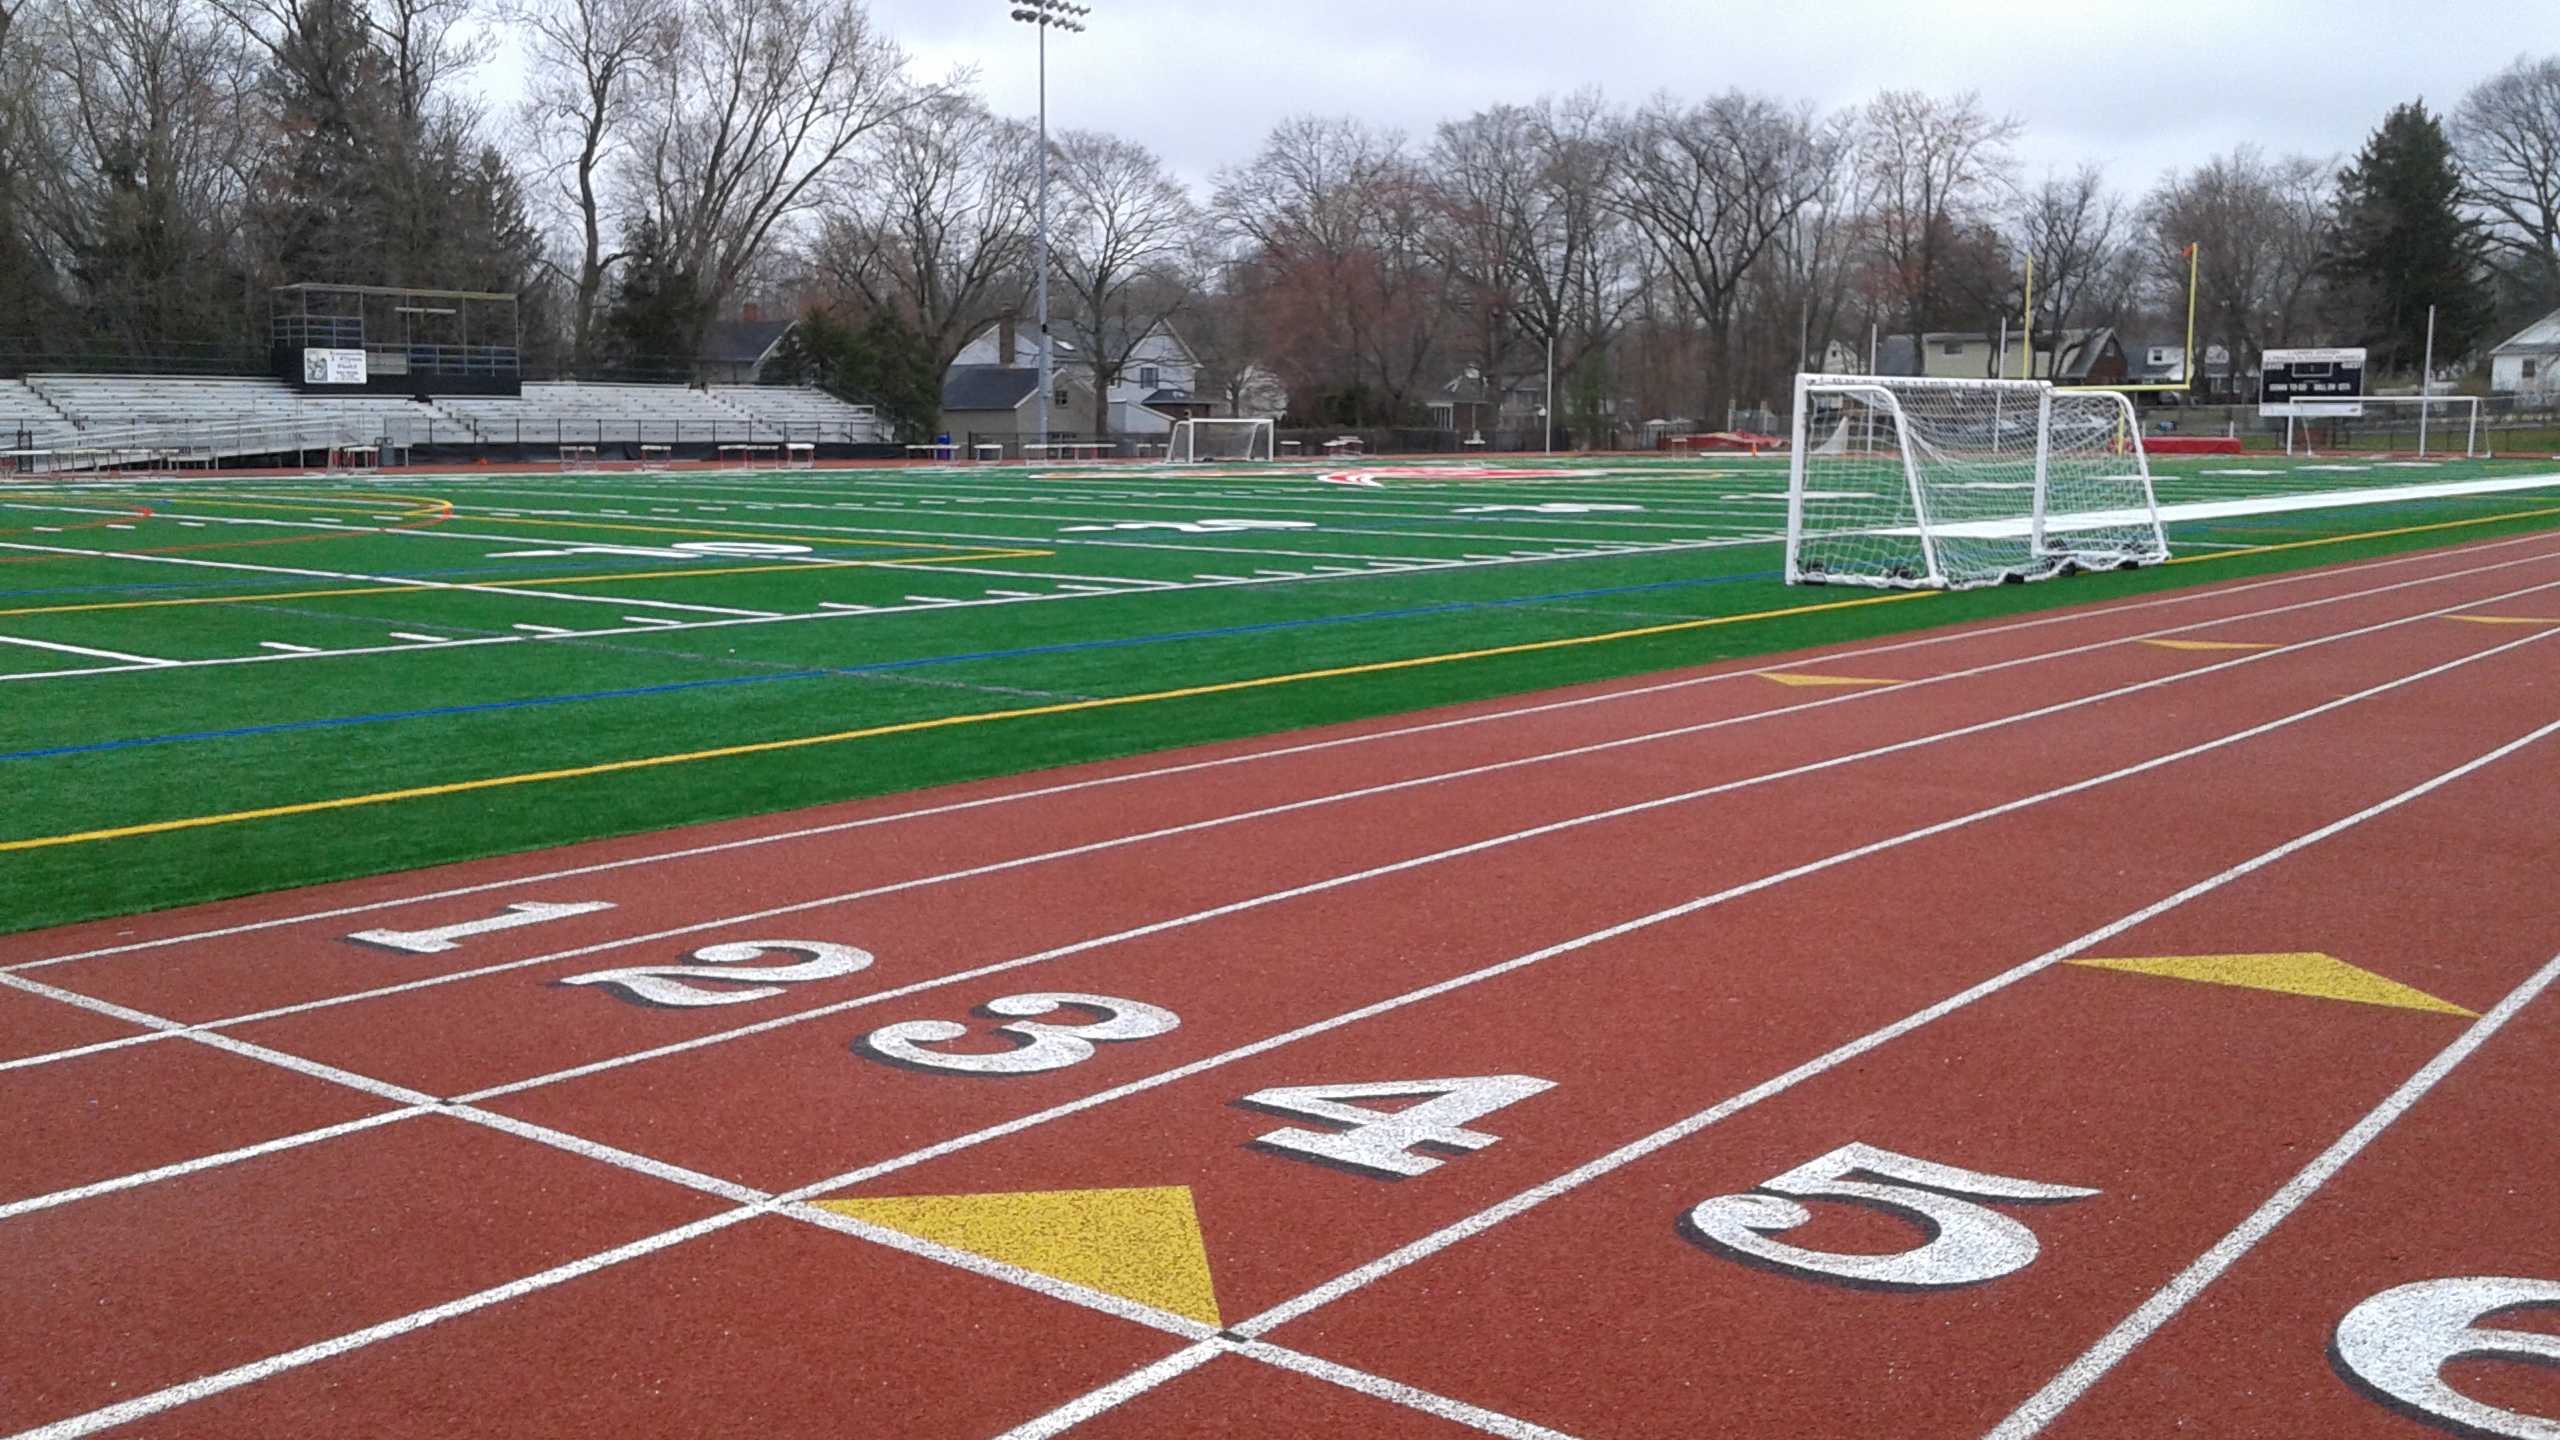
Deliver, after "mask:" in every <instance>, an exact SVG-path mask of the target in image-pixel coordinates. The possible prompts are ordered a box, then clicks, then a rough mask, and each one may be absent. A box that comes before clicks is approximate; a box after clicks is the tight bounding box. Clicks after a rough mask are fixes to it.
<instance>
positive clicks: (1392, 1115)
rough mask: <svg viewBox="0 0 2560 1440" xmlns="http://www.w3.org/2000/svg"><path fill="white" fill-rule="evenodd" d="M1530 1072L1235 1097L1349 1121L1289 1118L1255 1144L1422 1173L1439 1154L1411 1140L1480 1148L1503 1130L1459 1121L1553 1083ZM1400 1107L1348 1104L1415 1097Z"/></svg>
mask: <svg viewBox="0 0 2560 1440" xmlns="http://www.w3.org/2000/svg"><path fill="white" fill-rule="evenodd" d="M1555 1083H1556V1082H1554V1081H1553V1080H1541V1079H1539V1078H1538V1077H1537V1076H1535V1075H1468V1076H1460V1077H1458V1078H1456V1079H1450V1080H1381V1081H1376V1082H1373V1083H1369V1084H1359V1085H1284V1086H1279V1087H1277V1088H1274V1089H1270V1090H1256V1091H1255V1092H1253V1093H1252V1094H1250V1095H1247V1096H1245V1097H1244V1098H1243V1099H1242V1100H1240V1101H1238V1102H1237V1103H1238V1104H1240V1105H1246V1106H1250V1107H1252V1108H1253V1109H1256V1110H1267V1111H1271V1112H1273V1113H1275V1114H1281V1115H1300V1116H1304V1117H1306V1118H1308V1119H1310V1120H1323V1121H1328V1122H1330V1123H1332V1124H1335V1125H1341V1126H1348V1127H1349V1128H1348V1129H1343V1130H1305V1129H1300V1128H1298V1127H1296V1126H1291V1127H1290V1128H1288V1129H1286V1130H1274V1131H1272V1132H1271V1133H1269V1134H1267V1135H1263V1136H1259V1137H1257V1138H1256V1139H1255V1140H1254V1142H1253V1144H1254V1146H1255V1147H1256V1148H1258V1149H1263V1150H1277V1151H1281V1152H1283V1153H1286V1154H1291V1155H1299V1156H1303V1157H1306V1158H1308V1159H1312V1160H1320V1161H1323V1162H1325V1163H1327V1164H1331V1165H1341V1166H1346V1167H1348V1168H1350V1169H1353V1170H1365V1171H1368V1172H1369V1173H1371V1174H1373V1175H1390V1176H1397V1177H1403V1176H1408V1175H1420V1174H1423V1173H1425V1172H1427V1171H1430V1170H1436V1169H1438V1168H1439V1167H1440V1163H1441V1162H1440V1161H1439V1160H1437V1159H1434V1158H1432V1157H1431V1156H1428V1155H1417V1154H1415V1153H1413V1152H1414V1147H1415V1146H1417V1145H1430V1146H1435V1147H1438V1148H1441V1149H1448V1150H1481V1149H1483V1148H1484V1147H1486V1146H1487V1145H1491V1144H1492V1143H1494V1142H1495V1141H1496V1140H1498V1139H1500V1138H1501V1137H1500V1136H1498V1135H1487V1134H1485V1133H1484V1132H1483V1131H1481V1130H1469V1129H1466V1128H1464V1127H1465V1125H1466V1123H1467V1122H1468V1121H1470V1120H1476V1119H1480V1118H1482V1117H1484V1116H1486V1115H1490V1114H1492V1113H1493V1112H1494V1111H1496V1110H1499V1109H1501V1108H1502V1107H1503V1106H1505V1105H1509V1104H1512V1103H1514V1102H1516V1101H1521V1100H1526V1099H1528V1098H1529V1097H1530V1096H1532V1095H1535V1094H1537V1093H1538V1092H1540V1091H1542V1090H1550V1089H1553V1088H1554V1087H1555ZM1417 1098H1418V1099H1419V1100H1420V1103H1419V1104H1414V1105H1407V1106H1405V1107H1403V1108H1402V1109H1398V1110H1376V1109H1371V1108H1370V1107H1368V1106H1366V1105H1353V1104H1349V1103H1346V1102H1349V1101H1353V1100H1412V1099H1417Z"/></svg>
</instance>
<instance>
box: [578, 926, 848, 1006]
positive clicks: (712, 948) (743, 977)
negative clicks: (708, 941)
mask: <svg viewBox="0 0 2560 1440" xmlns="http://www.w3.org/2000/svg"><path fill="white" fill-rule="evenodd" d="M776 950H779V951H782V952H783V953H785V954H795V955H806V956H808V957H809V958H808V959H806V960H802V961H799V962H798V963H796V964H790V965H750V964H747V963H746V962H747V961H750V960H761V959H763V958H764V957H765V955H766V954H767V953H768V952H771V951H776ZM691 958H692V960H693V963H692V964H690V965H626V966H624V967H622V968H620V969H618V970H596V971H591V972H589V973H587V974H584V975H569V976H564V977H563V978H561V979H559V980H557V981H555V982H553V983H555V984H559V985H600V986H603V987H604V988H605V989H607V990H610V991H614V992H617V993H618V994H619V995H620V996H621V998H623V999H625V1000H631V1001H636V1002H638V1003H639V1004H642V1005H657V1006H664V1007H667V1008H670V1009H678V1010H689V1009H693V1008H696V1007H699V1006H704V1005H743V1004H745V1003H746V1002H748V1001H750V1000H762V999H765V998H766V997H768V996H772V995H779V994H781V993H782V987H783V986H785V985H801V984H806V983H807V982H809V981H812V980H833V979H835V978H836V977H837V976H840V975H851V974H853V973H855V972H856V971H859V970H867V969H869V968H870V966H871V952H870V951H868V950H857V949H855V948H854V947H852V946H850V945H832V944H829V943H827V942H826V941H824V940H739V941H734V942H732V943H730V944H726V945H705V946H703V947H702V948H701V949H699V950H696V951H694V952H693V955H692V957H691ZM692 981H710V982H714V984H713V985H700V984H692V983H689V982H692ZM714 985H716V986H717V987H718V988H714Z"/></svg>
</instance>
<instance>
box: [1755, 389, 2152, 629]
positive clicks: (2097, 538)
mask: <svg viewBox="0 0 2560 1440" xmlns="http://www.w3.org/2000/svg"><path fill="white" fill-rule="evenodd" d="M1795 400H1796V407H1795V437H1794V440H1795V443H1794V444H1793V445H1792V446H1791V447H1790V449H1789V460H1788V477H1787V583H1789V584H1791V585H1826V584H1836V585H1872V586H1878V587H1885V588H1923V587H1926V588H1937V589H1965V588H1968V587H1971V586H1976V585H1992V584H1997V583H1999V582H2001V581H2004V580H2041V579H2045V578H2047V577H2050V576H2054V575H2065V574H2070V573H2072V572H2074V571H2078V570H2116V569H2126V568H2130V567H2132V566H2136V565H2150V564H2157V563H2159V562H2160V561H2162V560H2165V559H2167V558H2168V555H2169V546H2168V542H2167V540H2166V538H2165V537H2164V536H2163V535H2162V533H2161V530H2160V506H2159V502H2158V499H2157V498H2156V497H2155V496H2154V495H2153V493H2152V488H2151V469H2150V466H2149V464H2148V463H2147V462H2146V461H2145V460H2144V458H2143V453H2142V427H2141V425H2140V423H2139V422H2138V421H2137V420H2136V419H2135V416H2134V412H2133V405H2132V403H2131V402H2130V401H2128V400H2126V399H2125V397H2124V396H2122V395H2120V394H2117V393H2115V392H2113V391H2099V390H2063V389H2057V388H2055V387H2054V386H2053V385H2051V384H2050V383H2048V382H2046V381H2042V380H1941V379H1922V378H1916V377H1908V376H1872V375H1799V376H1797V377H1796V391H1795Z"/></svg>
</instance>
